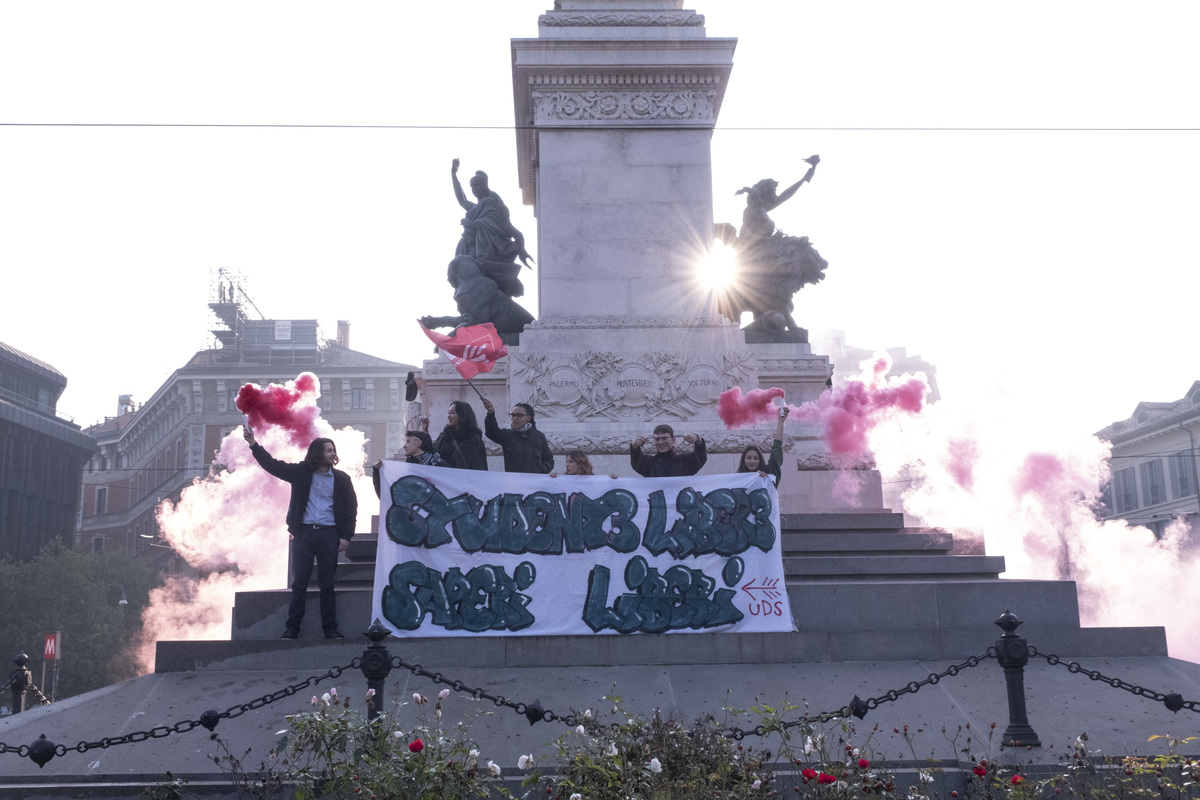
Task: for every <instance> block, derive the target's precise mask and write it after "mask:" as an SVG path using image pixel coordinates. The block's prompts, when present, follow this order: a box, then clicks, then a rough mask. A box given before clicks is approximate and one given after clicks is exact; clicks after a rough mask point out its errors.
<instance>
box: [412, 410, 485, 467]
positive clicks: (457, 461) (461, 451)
mask: <svg viewBox="0 0 1200 800" xmlns="http://www.w3.org/2000/svg"><path fill="white" fill-rule="evenodd" d="M421 425H422V427H423V428H424V429H425V430H426V432H428V429H429V420H422V421H421ZM433 449H434V451H435V452H436V453H437V454H438V455H439V456H441V458H442V461H443V462H444V465H445V466H447V467H453V468H454V469H479V470H486V469H487V468H488V465H487V450H485V449H484V446H483V431H481V430H479V423H478V422H476V421H475V409H473V408H471V404H470V403H465V402H463V401H462V400H455V401H454V402H453V403H451V404H450V410H449V411H447V412H446V427H445V429H444V430H443V431H442V432H441V434H439V435H438V438H437V441H436V442H434V443H433Z"/></svg>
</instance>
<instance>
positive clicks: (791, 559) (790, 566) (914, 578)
mask: <svg viewBox="0 0 1200 800" xmlns="http://www.w3.org/2000/svg"><path fill="white" fill-rule="evenodd" d="M1001 572H1004V557H1003V556H948V555H929V556H925V555H922V556H911V555H895V556H862V555H859V554H854V555H849V554H848V555H845V556H785V557H784V559H783V574H784V575H785V576H787V583H788V586H789V587H790V586H791V585H792V584H794V583H812V582H819V581H848V580H861V581H897V582H921V581H936V580H945V579H947V578H953V579H958V580H962V579H971V580H995V579H997V578H998V577H999V576H1000V573H1001Z"/></svg>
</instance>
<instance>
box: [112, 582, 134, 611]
mask: <svg viewBox="0 0 1200 800" xmlns="http://www.w3.org/2000/svg"><path fill="white" fill-rule="evenodd" d="M114 586H115V587H116V589H117V591H118V592H120V593H121V599H120V600H118V601H117V605H119V606H127V605H129V601H128V600H126V599H125V587H124V586H122V585H121V584H119V583H113V584H109V587H110V588H111V587H114Z"/></svg>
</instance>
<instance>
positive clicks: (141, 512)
mask: <svg viewBox="0 0 1200 800" xmlns="http://www.w3.org/2000/svg"><path fill="white" fill-rule="evenodd" d="M233 293H234V292H233V290H232V289H231V290H230V292H229V296H232V295H233ZM221 299H222V302H218V303H211V304H210V308H212V309H213V311H214V313H216V315H217V317H218V318H219V319H220V320H221V322H222V325H221V327H220V328H219V329H218V330H215V331H213V333H214V334H215V336H216V341H217V344H216V346H214V347H213V348H212V349H209V350H204V351H201V352H198V353H196V354H195V355H194V356H192V358H191V359H190V360H189V361H188V362H187V364H185V365H184V366H183V367H181V368H180V369H178V370H176V371H175V372H174V373H173V374H172V375H171V376H170V377H169V378H168V379H167V380H166V382H165V383H163V385H162V386H161V387H160V388H159V389H158V391H156V392H155V393H154V395H153V396H152V397H151V398H150V399H149V400H148V401H146V402H145V403H143V404H141V405H135V404H134V403H133V402H132V401H131V399H130V398H128V397H122V398H120V403H119V405H118V414H117V416H115V417H113V418H110V419H107V420H105V422H103V423H101V424H99V425H96V426H94V427H92V428H89V429H88V431H87V433H89V434H90V435H92V436H93V437H95V440H96V442H97V449H96V452H95V455H94V456H93V457H92V459H91V461H90V462H89V463H88V464H87V467H86V470H85V471H84V473H83V489H82V497H81V513H80V520H79V526H78V529H77V534H76V541H77V543H78V545H77V546H80V547H89V548H92V549H93V550H96V551H102V550H112V549H117V550H119V551H122V552H126V553H129V554H131V555H137V556H145V557H155V556H157V557H160V558H162V559H165V558H168V557H169V556H170V555H171V553H170V551H169V550H166V549H165V548H163V546H162V544H161V543H160V542H159V541H158V540H159V538H160V537H159V531H158V526H157V521H156V519H155V510H156V509H157V507H158V505H159V503H160V502H161V501H163V500H165V499H170V500H173V501H178V499H179V496H180V492H181V491H182V490H183V488H184V487H185V486H188V485H190V484H191V482H192V480H193V479H195V478H198V477H203V476H205V475H207V474H208V472H209V470H210V469H211V468H212V466H213V464H212V458H213V454H214V453H215V452H216V451H217V450H218V449H219V448H220V445H221V441H222V440H223V439H224V438H225V437H226V436H227V435H228V434H229V433H230V432H231V431H233V430H235V429H237V428H239V427H240V426H241V425H242V415H241V413H240V412H239V411H238V410H237V406H236V405H235V404H234V398H235V397H236V396H237V393H238V390H239V389H240V388H241V387H242V386H243V385H244V384H246V383H253V384H258V385H262V386H265V385H267V384H269V383H276V384H283V383H286V382H287V381H290V380H295V379H296V377H297V376H298V375H299V374H300V373H302V372H312V373H314V374H315V375H316V376H317V377H318V378H319V379H320V385H321V396H320V398H319V400H318V404H319V405H320V407H321V416H322V418H323V419H325V420H326V421H327V422H329V423H330V424H331V425H332V426H333V427H334V428H345V427H353V428H355V429H357V430H360V431H362V432H363V433H364V434H365V435H366V437H367V439H368V443H367V448H368V452H367V463H368V464H372V463H374V462H375V461H377V460H379V459H382V458H385V457H387V456H388V455H391V454H393V453H395V452H396V451H398V450H400V449H401V447H402V445H403V441H404V439H403V433H404V423H405V408H406V404H405V402H404V392H405V378H406V375H407V373H408V371H410V370H412V369H414V368H413V367H412V366H410V365H407V364H400V363H397V362H394V361H388V360H386V359H382V358H376V357H375V356H371V355H367V354H366V353H360V352H358V351H356V350H351V349H350V347H349V327H350V326H349V323H347V322H341V323H339V325H338V329H339V330H338V337H337V339H332V340H330V339H324V338H322V337H321V335H320V331H319V329H318V327H317V323H316V320H249V319H247V318H246V315H245V308H244V307H243V306H242V304H241V303H239V302H224V300H225V299H226V298H225V297H222V298H221ZM156 548H158V549H156ZM155 560H158V559H155Z"/></svg>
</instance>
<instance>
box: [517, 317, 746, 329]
mask: <svg viewBox="0 0 1200 800" xmlns="http://www.w3.org/2000/svg"><path fill="white" fill-rule="evenodd" d="M733 327H737V326H736V325H735V324H734V323H732V322H730V321H729V320H727V319H726V318H724V317H632V316H630V317H619V316H605V317H547V318H544V319H535V320H534V321H533V322H531V323H530V324H529V325H527V326H526V330H556V329H564V328H565V329H571V328H733Z"/></svg>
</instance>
